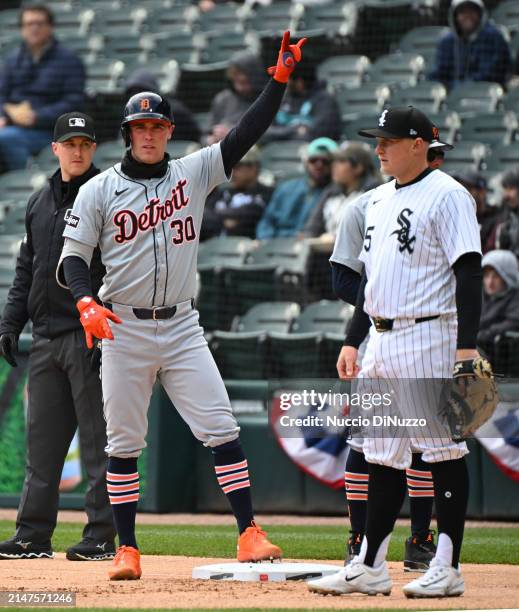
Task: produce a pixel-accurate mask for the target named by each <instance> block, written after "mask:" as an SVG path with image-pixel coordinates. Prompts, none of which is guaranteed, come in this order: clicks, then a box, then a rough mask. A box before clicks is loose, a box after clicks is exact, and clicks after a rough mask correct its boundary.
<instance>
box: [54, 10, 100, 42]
mask: <svg viewBox="0 0 519 612" xmlns="http://www.w3.org/2000/svg"><path fill="white" fill-rule="evenodd" d="M55 19H56V26H55V27H56V32H57V33H58V35H59V39H60V40H62V39H63V38H67V37H68V38H72V37H73V36H78V37H84V36H86V35H87V34H88V33H89V32H90V30H91V28H92V24H93V22H94V20H95V13H94V11H93V10H92V8H91V7H89V8H87V9H86V10H85V9H84V8H83V9H82V10H81V9H80V10H78V9H77V8H72V7H70V8H69V9H66V8H64V7H61V8H60V9H59V10H57V11H56V12H55Z"/></svg>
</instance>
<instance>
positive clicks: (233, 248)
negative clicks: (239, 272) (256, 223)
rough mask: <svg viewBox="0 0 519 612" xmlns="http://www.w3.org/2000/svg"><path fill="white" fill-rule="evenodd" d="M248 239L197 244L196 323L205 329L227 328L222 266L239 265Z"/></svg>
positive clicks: (229, 238)
mask: <svg viewBox="0 0 519 612" xmlns="http://www.w3.org/2000/svg"><path fill="white" fill-rule="evenodd" d="M251 244H252V240H250V238H244V237H238V236H227V237H221V238H211V240H207V241H206V242H202V243H201V244H200V247H199V250H198V274H199V278H200V291H199V294H198V296H197V307H198V310H199V312H200V323H201V325H202V326H203V327H204V328H205V329H209V330H213V329H228V327H229V326H230V323H231V320H232V316H233V313H229V312H227V310H226V300H227V297H228V296H226V295H225V288H224V286H223V280H222V274H221V273H222V267H223V266H224V265H229V263H234V264H238V265H239V264H241V263H243V262H244V261H245V256H246V254H247V252H248V250H249V249H250V248H251Z"/></svg>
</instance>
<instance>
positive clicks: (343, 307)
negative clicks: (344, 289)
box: [292, 300, 355, 335]
mask: <svg viewBox="0 0 519 612" xmlns="http://www.w3.org/2000/svg"><path fill="white" fill-rule="evenodd" d="M354 310H355V309H354V307H353V306H351V305H350V304H346V303H344V302H341V301H340V300H321V301H319V302H314V303H313V304H309V305H308V306H307V307H306V308H305V309H304V310H303V312H302V313H301V314H300V315H299V317H298V318H297V320H296V321H295V322H294V325H293V326H292V333H298V334H301V333H308V332H320V333H323V334H324V333H335V334H343V335H344V334H345V332H346V325H347V324H348V321H349V320H350V319H351V317H352V316H353V311H354Z"/></svg>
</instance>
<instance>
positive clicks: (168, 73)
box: [124, 36, 180, 95]
mask: <svg viewBox="0 0 519 612" xmlns="http://www.w3.org/2000/svg"><path fill="white" fill-rule="evenodd" d="M144 39H145V37H144V36H143V37H142V38H141V46H142V47H146V46H147V44H148V43H145V42H144ZM148 40H150V39H148ZM143 55H144V58H143V57H140V58H139V61H137V62H125V63H124V65H125V69H124V80H126V79H127V78H128V77H131V75H132V74H133V73H134V72H136V71H137V70H143V69H145V70H147V71H148V72H149V73H150V74H152V75H153V76H154V77H155V78H156V79H157V81H158V84H159V90H160V91H161V93H163V94H164V95H173V94H174V92H175V90H176V87H177V83H178V80H179V78H180V66H179V65H178V63H177V62H176V61H175V60H174V59H167V58H164V57H150V56H149V55H148V51H147V49H146V48H143Z"/></svg>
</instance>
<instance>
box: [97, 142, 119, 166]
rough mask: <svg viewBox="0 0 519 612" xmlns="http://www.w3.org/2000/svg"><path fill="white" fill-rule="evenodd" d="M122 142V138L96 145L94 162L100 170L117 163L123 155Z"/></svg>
mask: <svg viewBox="0 0 519 612" xmlns="http://www.w3.org/2000/svg"><path fill="white" fill-rule="evenodd" d="M124 152H125V148H124V144H123V141H122V140H110V141H108V142H103V143H101V144H100V145H98V146H97V149H96V152H95V156H94V163H95V165H96V166H97V167H98V168H99V169H100V170H106V169H107V168H110V167H111V166H113V165H115V164H118V163H119V162H120V161H121V159H122V158H123V157H124Z"/></svg>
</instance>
